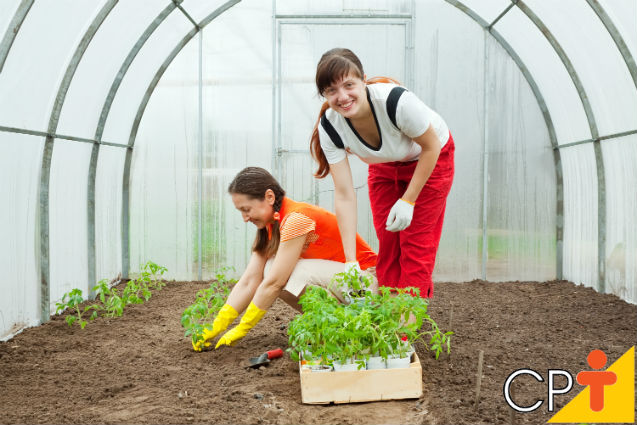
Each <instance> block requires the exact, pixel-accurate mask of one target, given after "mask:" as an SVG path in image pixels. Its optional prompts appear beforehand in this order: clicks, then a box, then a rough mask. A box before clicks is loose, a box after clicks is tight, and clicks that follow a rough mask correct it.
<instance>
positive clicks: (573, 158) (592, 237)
mask: <svg viewBox="0 0 637 425" xmlns="http://www.w3.org/2000/svg"><path fill="white" fill-rule="evenodd" d="M560 155H561V158H562V169H563V171H564V278H565V279H567V280H570V281H572V282H575V283H578V284H579V283H581V284H584V285H586V286H592V287H594V288H596V287H597V285H598V283H599V274H598V272H599V269H598V267H597V251H598V244H597V236H598V232H597V231H598V225H597V205H598V203H597V190H598V187H597V186H598V185H597V168H596V165H595V153H594V152H593V145H592V144H586V145H578V146H571V147H569V148H564V149H561V150H560Z"/></svg>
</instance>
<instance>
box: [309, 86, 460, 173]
mask: <svg viewBox="0 0 637 425" xmlns="http://www.w3.org/2000/svg"><path fill="white" fill-rule="evenodd" d="M394 87H396V84H389V83H376V84H370V85H368V86H367V99H368V100H369V104H370V106H371V108H372V113H373V114H374V117H375V118H376V123H377V125H378V133H379V135H380V144H379V146H378V147H377V148H374V147H372V146H371V145H369V144H367V143H365V141H364V140H363V139H361V138H360V136H359V135H358V134H357V133H356V132H355V131H354V128H353V127H351V126H350V124H349V122H348V120H347V119H345V118H344V117H343V116H342V115H341V114H339V113H338V112H335V111H334V110H333V109H332V108H329V109H327V111H325V118H327V119H328V121H329V122H330V124H331V125H332V126H333V127H334V129H335V130H336V132H337V133H338V134H339V136H340V137H341V140H342V142H343V145H344V147H345V149H348V150H349V152H351V153H353V154H355V155H357V156H358V157H359V158H360V159H361V160H363V161H364V162H366V163H368V164H378V163H381V162H394V161H402V162H408V161H413V160H416V159H418V157H419V156H420V152H421V150H422V149H421V147H420V145H419V144H418V143H416V142H414V141H413V140H412V139H413V138H415V137H418V136H421V135H422V134H423V133H424V132H425V131H427V129H428V128H429V125H431V126H432V127H433V129H434V131H435V132H436V134H437V135H438V139H440V144H441V148H442V146H444V145H445V144H446V143H447V140H449V128H448V127H447V124H446V123H445V122H444V120H443V119H442V117H440V115H438V114H437V113H436V112H435V111H434V110H432V109H431V108H429V107H428V106H427V105H425V104H424V103H423V102H422V101H421V100H420V99H418V98H417V97H416V95H414V94H413V93H412V92H410V91H405V92H403V94H402V95H401V96H400V98H399V100H398V104H397V107H396V124H397V125H398V128H400V129H401V130H398V129H397V128H396V127H395V126H394V124H392V122H391V120H390V119H389V115H388V113H387V96H389V92H390V91H391V90H392V89H393V88H394ZM318 128H319V138H320V141H321V148H322V149H323V152H324V153H325V157H326V158H327V162H328V163H330V164H335V163H337V162H340V161H342V160H343V159H345V156H346V155H347V152H346V151H345V149H340V148H338V147H336V145H335V144H334V142H333V141H332V139H331V138H330V136H329V135H328V134H327V132H326V130H325V128H323V125H319V126H318Z"/></svg>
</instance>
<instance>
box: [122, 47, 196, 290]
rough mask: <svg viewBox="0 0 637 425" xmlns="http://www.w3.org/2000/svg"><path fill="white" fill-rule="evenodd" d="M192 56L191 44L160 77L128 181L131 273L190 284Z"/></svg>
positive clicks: (192, 256) (193, 127)
mask: <svg viewBox="0 0 637 425" xmlns="http://www.w3.org/2000/svg"><path fill="white" fill-rule="evenodd" d="M165 48H166V49H170V46H166V47H165ZM197 52H198V49H197V40H196V38H195V39H193V40H191V42H190V43H189V44H188V45H187V46H186V47H185V48H184V50H182V52H181V54H180V55H179V56H177V57H176V58H175V60H174V61H173V63H172V66H171V67H169V68H168V70H167V71H166V73H165V74H164V75H163V79H162V81H161V83H160V84H159V85H158V86H157V88H156V89H155V92H154V94H153V96H152V97H151V99H150V101H149V103H148V106H147V107H146V111H145V114H144V119H143V120H142V121H141V123H140V127H139V132H138V134H137V138H136V140H135V148H134V150H133V156H132V164H131V176H130V267H131V272H133V273H135V272H137V271H139V269H140V266H141V265H143V264H144V263H146V262H147V261H149V260H151V261H154V262H155V263H157V264H160V265H162V266H164V267H166V268H167V269H168V273H167V274H166V276H167V277H168V278H180V279H192V278H193V270H195V268H196V264H195V260H196V257H195V247H194V246H193V240H194V242H196V237H195V235H196V221H195V219H196V201H197V198H196V190H197V178H198V177H197V174H198V173H197V161H196V157H197V155H198V152H197V148H196V146H197V140H198V124H197V121H198V112H197V105H198V101H197V99H198V94H197V93H198V92H197V75H198V71H197V63H198V59H197V55H198V53H197ZM155 71H156V70H155ZM123 93H126V92H123ZM120 182H121V180H120ZM194 237H195V238H194ZM193 238H194V239H193Z"/></svg>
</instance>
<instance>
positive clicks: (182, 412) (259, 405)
mask: <svg viewBox="0 0 637 425" xmlns="http://www.w3.org/2000/svg"><path fill="white" fill-rule="evenodd" d="M204 286H207V283H205V282H171V283H168V285H167V286H166V287H165V288H164V290H163V291H162V292H158V293H156V294H155V295H154V296H153V298H152V299H151V300H150V301H148V302H147V303H145V304H143V305H137V306H129V307H128V308H127V309H126V311H125V312H124V316H123V317H121V318H117V319H105V318H100V319H98V320H96V321H95V322H91V323H89V324H88V326H87V327H86V329H84V330H81V329H80V328H79V326H77V325H75V326H73V327H72V328H69V327H68V326H67V325H66V323H65V321H64V318H63V317H54V318H53V320H52V321H51V322H49V323H47V324H45V325H43V326H39V327H37V328H32V329H27V330H25V331H24V332H23V333H21V334H19V335H17V336H16V337H15V338H13V339H12V340H10V341H8V342H4V343H0V423H162V424H164V423H166V424H167V423H237V424H266V423H276V424H298V423H307V424H314V423H321V424H323V423H330V424H331V423H339V424H363V423H375V424H377V423H392V424H393V423H401V424H406V423H408V424H421V423H422V424H430V423H435V424H451V423H453V424H465V423H510V422H511V420H512V419H513V421H515V423H545V422H546V420H548V418H550V416H552V413H549V412H548V411H547V403H546V402H545V403H544V404H543V405H542V406H541V407H540V408H539V409H538V410H536V411H535V412H533V413H517V414H516V415H515V417H513V418H512V416H511V409H510V408H509V407H508V406H507V404H506V402H505V400H504V398H503V393H502V386H503V383H504V381H505V379H506V378H507V376H508V375H509V374H510V373H511V372H512V371H514V370H516V369H520V368H531V369H534V370H536V371H538V372H539V373H541V374H542V375H543V376H544V377H545V379H546V375H547V369H566V370H568V371H570V373H571V374H572V375H573V376H575V374H577V372H579V371H580V370H582V369H587V368H588V367H587V365H586V356H587V355H588V353H589V352H590V351H591V350H592V349H595V348H599V349H602V350H603V351H604V352H605V353H606V354H607V355H608V365H610V364H611V363H612V362H614V361H615V360H617V359H618V358H619V357H620V356H621V355H622V354H623V353H624V352H625V351H627V350H628V349H629V348H630V347H631V346H633V345H634V344H635V340H636V335H637V307H636V306H634V305H630V304H627V303H626V302H624V301H622V300H621V299H619V298H617V297H615V296H613V295H603V294H599V293H597V292H595V291H594V290H592V289H590V288H584V287H582V286H576V285H573V284H572V283H569V282H548V283H527V282H522V283H521V282H510V283H489V282H482V281H474V282H469V283H462V284H457V283H438V284H437V285H436V298H435V300H434V301H433V303H432V305H431V307H430V311H431V313H432V317H433V318H434V319H435V320H436V321H437V322H438V324H439V325H440V327H441V328H443V329H444V330H448V328H449V327H451V329H452V330H453V331H454V332H455V336H454V337H453V342H452V353H451V355H446V354H445V355H442V356H441V357H440V359H438V360H436V359H434V358H433V356H432V355H431V354H430V353H428V352H426V351H425V350H424V348H423V347H422V346H420V347H418V348H417V351H418V355H419V356H420V359H421V362H422V365H423V385H424V395H423V396H422V397H421V398H420V399H419V400H403V401H384V402H375V403H359V404H349V405H329V406H321V405H304V404H302V403H301V394H300V384H299V375H298V367H297V364H296V363H295V362H293V361H292V360H291V359H290V358H289V357H288V356H287V355H286V356H285V357H283V358H281V359H277V360H274V361H273V362H272V363H271V364H270V365H269V366H268V367H267V368H265V369H263V370H246V369H244V368H243V367H242V366H243V365H244V364H245V362H246V360H247V359H248V358H249V357H252V356H256V355H258V354H261V353H262V352H264V351H266V350H269V349H272V348H276V347H281V348H285V347H286V346H287V335H286V327H287V324H288V322H289V321H290V319H291V318H292V317H293V316H294V314H295V312H294V310H292V309H291V308H290V307H288V306H287V305H285V304H284V303H282V302H281V301H277V302H276V303H275V305H274V306H273V308H272V309H271V310H270V311H269V312H268V314H267V315H266V316H265V318H264V319H263V320H262V322H261V323H259V324H258V325H257V327H256V328H254V329H253V330H252V331H251V332H250V333H249V334H248V336H247V337H246V338H245V339H244V340H243V341H241V342H240V343H239V344H238V345H237V346H235V347H232V348H224V349H219V350H217V351H209V352H203V353H195V352H193V351H192V348H191V346H190V342H189V340H188V339H186V338H184V337H183V329H182V328H181V327H180V323H179V320H180V317H181V313H182V311H183V309H184V308H185V307H186V306H187V305H188V304H190V303H191V302H192V301H193V300H194V296H195V293H196V291H197V290H198V289H200V288H202V287H204ZM451 311H453V315H452V314H450V313H451ZM450 320H452V323H451V326H449V325H450V323H449V322H450ZM479 350H483V351H484V366H483V378H482V389H481V396H480V402H479V405H478V407H477V409H476V408H475V407H474V399H475V386H476V371H477V363H478V352H479ZM515 382H516V386H515V397H516V401H518V403H519V404H520V405H530V404H532V403H533V402H534V401H535V400H537V399H546V386H545V385H546V383H540V382H537V381H535V380H534V379H533V378H529V379H526V378H523V377H521V378H519V379H518V380H516V381H515ZM558 384H559V385H563V383H560V382H558ZM581 388H582V387H579V386H578V385H577V384H575V388H574V389H573V390H572V391H570V392H569V393H568V394H565V395H561V396H556V404H557V407H558V408H559V407H561V406H563V405H564V404H566V403H567V402H568V401H569V400H570V399H571V398H572V397H574V396H575V395H576V394H577V393H578V392H579V391H580V389H581Z"/></svg>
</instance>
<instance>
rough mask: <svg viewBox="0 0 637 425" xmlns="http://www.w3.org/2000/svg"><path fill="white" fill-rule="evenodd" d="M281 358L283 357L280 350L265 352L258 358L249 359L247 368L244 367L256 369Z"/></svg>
mask: <svg viewBox="0 0 637 425" xmlns="http://www.w3.org/2000/svg"><path fill="white" fill-rule="evenodd" d="M281 356H283V350H281V349H280V348H277V349H276V350H270V351H267V352H265V353H263V354H261V355H260V356H258V357H252V358H250V360H249V361H248V363H249V364H248V366H246V369H247V368H250V367H252V368H258V367H259V366H265V365H266V364H268V363H270V360H272V359H278V358H279V357H281Z"/></svg>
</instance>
